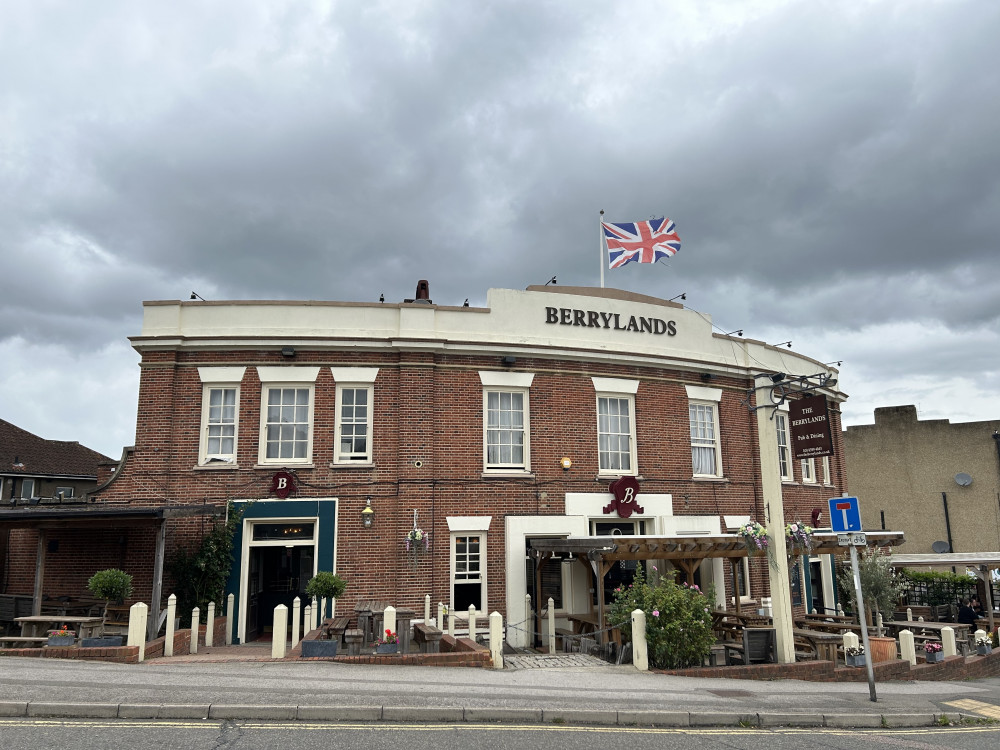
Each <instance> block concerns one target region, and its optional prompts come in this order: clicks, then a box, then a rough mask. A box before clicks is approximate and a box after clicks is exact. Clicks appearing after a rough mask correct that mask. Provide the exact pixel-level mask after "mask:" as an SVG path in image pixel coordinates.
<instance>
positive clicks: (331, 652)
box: [302, 640, 340, 659]
mask: <svg viewBox="0 0 1000 750" xmlns="http://www.w3.org/2000/svg"><path fill="white" fill-rule="evenodd" d="M339 644H340V642H339V641H335V640H329V641H302V657H303V658H305V659H311V658H314V657H317V656H323V657H326V658H329V659H332V658H333V657H334V656H336V655H337V646H338V645H339Z"/></svg>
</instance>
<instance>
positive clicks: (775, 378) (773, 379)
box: [768, 372, 785, 383]
mask: <svg viewBox="0 0 1000 750" xmlns="http://www.w3.org/2000/svg"><path fill="white" fill-rule="evenodd" d="M768 377H769V378H771V382H772V383H780V382H781V381H782V380H784V379H785V373H783V372H776V373H774V375H769V376H768Z"/></svg>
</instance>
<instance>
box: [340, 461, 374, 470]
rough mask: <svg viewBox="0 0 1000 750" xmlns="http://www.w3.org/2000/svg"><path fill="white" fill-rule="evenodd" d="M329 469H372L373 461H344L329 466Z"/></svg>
mask: <svg viewBox="0 0 1000 750" xmlns="http://www.w3.org/2000/svg"><path fill="white" fill-rule="evenodd" d="M330 468H331V469H374V468H375V462H374V461H344V462H343V463H334V464H330Z"/></svg>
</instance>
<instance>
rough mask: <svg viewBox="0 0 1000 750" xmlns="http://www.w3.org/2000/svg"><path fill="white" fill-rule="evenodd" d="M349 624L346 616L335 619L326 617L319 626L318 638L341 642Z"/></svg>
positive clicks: (349, 619) (349, 620)
mask: <svg viewBox="0 0 1000 750" xmlns="http://www.w3.org/2000/svg"><path fill="white" fill-rule="evenodd" d="M350 624H351V618H350V617H347V616H345V617H336V618H331V617H328V618H326V619H325V620H323V624H322V625H320V626H319V637H320V638H321V639H329V640H331V641H338V642H343V637H344V632H345V631H346V630H347V626H348V625H350Z"/></svg>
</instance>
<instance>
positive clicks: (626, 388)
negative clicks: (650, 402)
mask: <svg viewBox="0 0 1000 750" xmlns="http://www.w3.org/2000/svg"><path fill="white" fill-rule="evenodd" d="M591 380H592V381H593V383H594V390H595V391H597V392H598V393H612V394H622V393H627V394H629V395H631V396H634V395H635V394H636V393H638V392H639V381H638V380H631V379H626V378H598V377H591Z"/></svg>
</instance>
